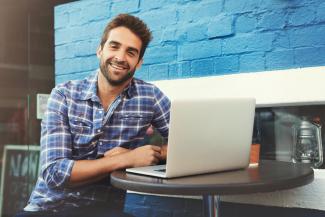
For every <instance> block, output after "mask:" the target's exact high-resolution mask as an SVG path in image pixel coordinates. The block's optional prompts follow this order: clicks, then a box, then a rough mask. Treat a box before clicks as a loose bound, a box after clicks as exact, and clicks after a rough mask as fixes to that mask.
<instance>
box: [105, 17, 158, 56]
mask: <svg viewBox="0 0 325 217" xmlns="http://www.w3.org/2000/svg"><path fill="white" fill-rule="evenodd" d="M120 26H124V27H126V28H128V29H129V30H130V31H131V32H133V33H134V34H135V35H137V36H138V37H139V38H140V39H141V41H142V47H141V51H140V55H139V60H140V59H141V58H142V57H143V55H144V52H145V50H146V48H147V46H148V44H149V42H150V41H151V40H152V35H151V32H150V30H149V28H148V27H147V25H146V24H145V23H144V22H143V21H142V20H140V19H139V18H138V17H135V16H132V15H129V14H119V15H118V16H116V17H115V18H114V19H113V20H112V21H111V22H109V23H108V24H107V26H106V27H105V30H104V33H103V35H102V39H101V42H100V46H101V48H103V47H104V44H105V42H106V40H107V37H108V34H109V32H110V31H111V30H112V29H115V28H117V27H120Z"/></svg>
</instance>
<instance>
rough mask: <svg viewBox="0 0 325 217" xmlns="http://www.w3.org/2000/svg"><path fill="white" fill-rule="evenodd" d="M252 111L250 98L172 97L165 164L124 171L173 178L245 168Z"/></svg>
mask: <svg viewBox="0 0 325 217" xmlns="http://www.w3.org/2000/svg"><path fill="white" fill-rule="evenodd" d="M254 114H255V99H253V98H207V99H174V100H172V102H171V110H170V123H169V137H168V149H167V163H166V165H156V166H148V167H138V168H129V169H127V170H126V171H127V172H131V173H137V174H143V175H149V176H156V177H161V178H173V177H179V176H187V175H195V174H202V173H211V172H217V171H225V170H233V169H240V168H246V167H247V166H248V165H249V156H250V146H251V142H252V133H253V124H254Z"/></svg>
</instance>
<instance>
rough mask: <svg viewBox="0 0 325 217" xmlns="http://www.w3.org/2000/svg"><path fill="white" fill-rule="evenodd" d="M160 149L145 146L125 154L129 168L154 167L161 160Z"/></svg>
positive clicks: (153, 146)
mask: <svg viewBox="0 0 325 217" xmlns="http://www.w3.org/2000/svg"><path fill="white" fill-rule="evenodd" d="M160 152H161V147H159V146H155V145H145V146H141V147H139V148H136V149H134V150H132V151H129V152H128V153H126V154H127V155H128V156H127V157H128V158H127V159H128V160H129V161H130V166H131V167H143V166H150V165H156V164H157V163H158V162H159V161H160V160H161V159H162V157H161V153H160Z"/></svg>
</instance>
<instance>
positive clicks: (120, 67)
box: [17, 14, 170, 217]
mask: <svg viewBox="0 0 325 217" xmlns="http://www.w3.org/2000/svg"><path fill="white" fill-rule="evenodd" d="M150 40H151V33H150V31H149V29H148V28H147V26H146V24H144V23H143V22H142V21H141V20H140V19H139V18H137V17H134V16H131V15H127V14H120V15H118V16H117V17H115V18H114V19H113V20H112V21H111V22H110V23H108V25H107V26H106V28H105V31H104V33H103V36H102V40H101V43H100V46H99V47H98V49H97V57H98V58H99V61H100V69H99V70H97V71H96V72H94V73H93V74H91V75H90V76H89V77H87V78H85V79H84V80H77V81H69V82H67V83H64V84H60V85H58V86H56V87H55V88H54V89H53V91H52V93H51V97H50V99H49V101H48V105H47V112H46V117H45V118H44V119H43V121H42V135H41V172H40V175H39V178H38V181H37V184H36V186H35V189H34V191H33V192H32V195H31V197H30V200H29V202H28V205H27V206H26V207H25V209H24V211H23V212H21V213H19V214H18V215H17V216H60V217H62V216H69V217H71V216H79V217H80V216H92V217H95V216H101V217H102V216H109V217H110V216H112V217H115V216H129V215H128V214H125V213H123V212H122V211H121V210H120V209H118V208H117V207H121V206H120V205H119V204H118V203H119V202H121V196H120V195H119V194H116V191H117V190H116V189H114V188H113V187H111V186H110V184H109V176H108V175H109V173H111V172H112V171H114V170H117V169H124V168H128V167H137V166H148V165H154V164H157V163H158V162H159V161H160V160H164V159H165V158H166V156H165V154H164V153H165V150H166V146H162V147H158V146H154V145H150V144H146V145H142V141H143V138H144V136H145V134H146V131H147V130H148V128H149V127H150V126H151V125H152V126H154V127H155V128H156V129H157V130H158V131H159V132H160V134H161V135H162V136H163V137H165V138H167V136H168V122H169V108H170V101H169V100H168V98H167V97H166V96H165V95H164V94H163V93H162V92H161V91H160V90H159V89H158V88H157V87H155V86H154V85H152V84H148V83H146V82H144V81H141V80H139V79H136V78H134V77H133V76H134V74H135V71H136V70H137V69H139V68H140V67H141V64H142V62H143V59H142V58H143V55H144V52H145V50H146V47H147V46H148V44H149V42H150Z"/></svg>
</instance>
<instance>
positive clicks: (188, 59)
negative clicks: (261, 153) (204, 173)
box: [55, 0, 325, 217]
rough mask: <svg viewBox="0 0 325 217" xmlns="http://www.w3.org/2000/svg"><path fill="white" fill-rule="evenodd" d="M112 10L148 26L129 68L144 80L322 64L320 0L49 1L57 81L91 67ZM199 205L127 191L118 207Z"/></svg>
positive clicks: (177, 209)
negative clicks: (144, 45) (145, 43)
mask: <svg viewBox="0 0 325 217" xmlns="http://www.w3.org/2000/svg"><path fill="white" fill-rule="evenodd" d="M119 13H130V14H133V15H136V16H139V17H140V18H142V19H143V20H144V21H145V22H146V23H147V24H148V25H149V27H150V28H151V30H152V31H153V35H154V40H153V41H152V43H151V44H150V46H149V47H148V49H147V52H146V54H145V57H144V65H143V66H142V68H141V70H140V71H138V72H137V73H136V76H137V77H139V78H142V79H144V80H151V81H153V80H162V79H177V78H190V77H201V76H210V75H221V74H231V73H240V72H254V71H264V70H275V69H288V68H297V67H307V66H321V65H325V37H324V36H325V1H324V0H244V1H241V0H119V1H117V0H82V1H77V2H73V3H69V4H64V5H60V6H57V7H56V8H55V77H56V83H57V84H58V83H61V82H64V81H67V80H70V79H78V78H82V77H85V76H86V75H88V74H89V73H90V72H91V71H93V70H95V69H97V67H98V60H97V58H96V55H95V51H96V48H97V46H98V44H99V39H100V36H101V34H102V31H103V29H104V27H105V25H106V23H107V21H108V20H109V19H110V18H112V17H114V16H115V15H117V14H119ZM200 204H201V202H200V201H198V200H190V199H179V198H160V197H155V196H140V195H135V194H130V195H128V197H127V200H126V206H125V208H126V210H127V211H128V212H130V213H133V214H134V215H135V216H137V217H147V216H164V217H168V216H187V217H192V216H193V217H194V216H200V212H201V208H200ZM223 206H226V207H227V206H228V207H230V208H229V209H228V214H229V216H239V215H241V216H243V215H244V214H245V209H246V210H249V209H247V208H245V207H244V208H241V209H239V208H240V207H239V208H238V206H237V207H236V209H237V210H239V211H237V212H238V213H237V214H234V205H232V206H230V205H227V204H226V203H223ZM254 210H255V212H254V213H249V214H248V212H249V211H247V212H246V214H247V216H258V215H260V216H262V213H263V212H264V211H265V210H266V209H257V208H256V207H254ZM258 210H260V212H259V211H258ZM272 210H273V211H274V210H275V209H272ZM286 212H288V211H286ZM299 212H301V211H300V210H299ZM266 213H270V214H272V215H273V214H274V213H272V212H270V210H267V211H266ZM279 213H283V210H281V211H279ZM297 213H298V212H297ZM223 214H224V216H227V213H226V212H225V213H223ZM290 215H291V216H296V215H294V214H293V213H291V214H290ZM264 216H265V213H264ZM287 216H289V215H287ZM314 216H317V215H314Z"/></svg>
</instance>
